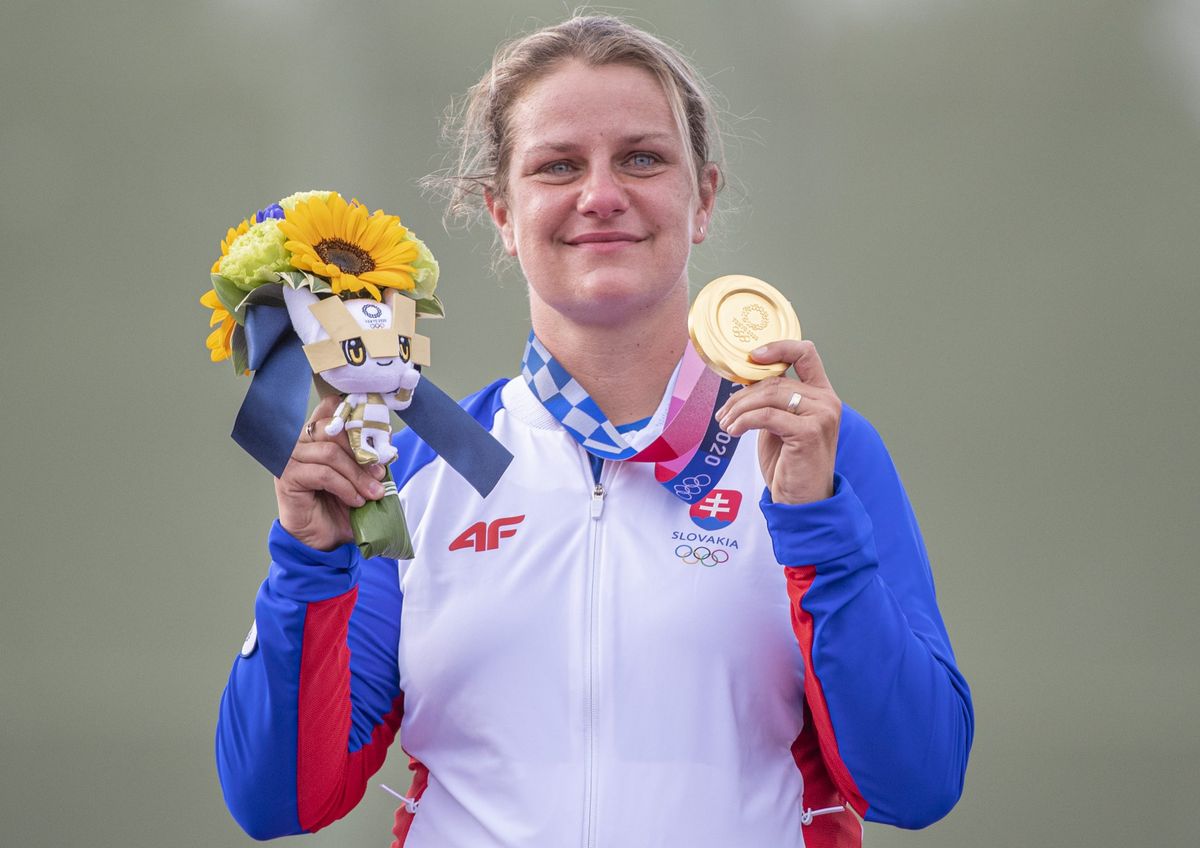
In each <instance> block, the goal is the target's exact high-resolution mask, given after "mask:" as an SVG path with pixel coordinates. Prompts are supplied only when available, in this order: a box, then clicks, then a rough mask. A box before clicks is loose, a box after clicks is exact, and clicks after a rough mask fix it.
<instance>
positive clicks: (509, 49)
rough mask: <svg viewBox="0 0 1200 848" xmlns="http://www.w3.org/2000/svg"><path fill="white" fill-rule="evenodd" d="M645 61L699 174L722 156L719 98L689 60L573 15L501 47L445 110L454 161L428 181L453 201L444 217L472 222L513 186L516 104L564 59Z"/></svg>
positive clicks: (651, 40) (626, 30)
mask: <svg viewBox="0 0 1200 848" xmlns="http://www.w3.org/2000/svg"><path fill="white" fill-rule="evenodd" d="M570 59H578V60H580V61H582V62H584V63H586V64H588V65H591V66H602V65H618V64H620V65H632V66H634V67H639V68H645V69H646V70H647V71H649V72H650V73H651V74H653V75H654V77H655V78H656V79H657V80H658V81H659V83H661V85H662V87H663V91H665V92H666V94H667V100H668V102H670V104H671V112H672V114H673V116H674V118H675V123H676V125H677V127H678V128H679V133H680V136H681V137H682V138H684V139H686V140H687V144H686V145H685V147H686V149H687V153H688V159H689V164H690V166H691V169H692V173H693V175H694V176H693V180H695V181H697V184H698V181H699V179H700V175H701V172H702V170H703V169H704V168H705V167H706V166H708V165H716V166H717V169H718V175H719V176H720V169H721V164H722V160H723V148H722V143H721V137H720V131H719V130H718V128H717V126H716V119H715V115H716V109H715V107H714V104H713V97H712V95H711V93H710V92H709V88H708V86H707V84H706V83H705V82H704V79H703V78H702V77H701V76H700V74H699V73H698V72H697V71H696V69H695V68H694V67H693V66H692V64H691V62H689V61H688V59H687V58H686V57H684V56H683V54H682V53H680V52H679V51H678V50H677V49H675V48H674V47H672V46H670V45H668V44H666V43H665V42H663V41H662V40H661V39H659V38H656V37H655V36H653V35H651V34H649V33H648V32H645V31H644V30H641V29H638V28H637V27H635V26H633V25H632V24H629V23H626V22H625V21H623V20H621V19H620V18H616V17H612V16H610V15H590V14H584V15H575V16H574V17H572V18H570V19H568V20H566V21H563V22H562V23H560V24H555V25H554V26H549V27H545V28H543V29H540V30H537V31H536V32H532V33H530V34H528V35H525V36H521V37H519V38H516V39H514V40H512V41H510V42H508V43H506V44H503V45H501V46H500V48H499V49H498V50H497V51H496V55H495V56H494V57H493V59H492V66H491V68H490V69H488V71H487V73H485V74H484V75H483V78H482V79H480V80H479V82H478V83H476V84H475V85H473V86H472V87H471V88H470V90H469V91H468V92H467V96H466V99H465V101H464V102H463V103H462V104H460V107H459V108H458V109H457V110H456V109H454V108H453V107H452V109H451V111H450V113H449V114H448V116H447V121H446V126H445V135H446V138H447V140H448V141H449V142H450V143H451V144H453V146H454V154H453V156H454V158H453V164H452V165H451V166H450V167H449V168H448V169H446V170H445V171H442V172H440V173H437V174H433V175H430V176H429V177H426V178H425V180H424V181H423V184H424V186H425V187H426V188H427V189H431V190H433V191H434V192H435V193H438V194H441V195H442V196H444V197H445V199H446V201H447V207H446V219H447V223H449V222H451V221H467V222H470V221H473V220H475V219H476V218H478V217H480V216H481V215H482V213H483V210H484V208H485V203H484V199H485V198H486V196H487V195H489V194H490V195H493V196H498V197H503V196H504V194H505V191H506V188H507V181H508V166H509V157H510V153H511V150H512V131H511V127H510V121H509V118H510V116H511V113H512V109H513V106H514V105H515V104H516V102H517V101H518V100H519V99H520V97H521V95H522V94H523V93H524V92H525V90H526V89H527V88H528V87H529V86H530V85H531V84H532V83H534V82H537V81H538V80H540V79H542V78H543V77H545V76H547V75H548V74H550V73H551V72H553V71H554V69H555V68H556V67H557V66H558V65H559V64H560V63H562V62H564V61H567V60H570Z"/></svg>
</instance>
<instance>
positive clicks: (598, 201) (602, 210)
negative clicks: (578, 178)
mask: <svg viewBox="0 0 1200 848" xmlns="http://www.w3.org/2000/svg"><path fill="white" fill-rule="evenodd" d="M628 206H629V200H628V198H627V197H626V196H625V189H624V188H623V187H622V186H621V183H620V182H619V181H618V179H617V175H616V174H614V173H613V172H612V170H611V169H610V168H607V167H596V168H591V169H589V170H588V173H587V176H586V177H585V178H584V180H583V184H582V186H581V187H580V193H579V203H578V209H579V211H580V212H581V213H582V214H584V215H593V216H595V217H597V218H609V217H611V216H613V215H618V214H620V213H621V212H624V211H625V209H626V208H628Z"/></svg>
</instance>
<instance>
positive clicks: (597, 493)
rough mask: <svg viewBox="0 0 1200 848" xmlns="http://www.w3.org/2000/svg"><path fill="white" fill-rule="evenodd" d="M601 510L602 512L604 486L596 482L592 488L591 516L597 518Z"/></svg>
mask: <svg viewBox="0 0 1200 848" xmlns="http://www.w3.org/2000/svg"><path fill="white" fill-rule="evenodd" d="M602 512H604V486H602V485H601V484H600V483H597V484H596V488H594V489H592V518H599V517H600V513H602Z"/></svg>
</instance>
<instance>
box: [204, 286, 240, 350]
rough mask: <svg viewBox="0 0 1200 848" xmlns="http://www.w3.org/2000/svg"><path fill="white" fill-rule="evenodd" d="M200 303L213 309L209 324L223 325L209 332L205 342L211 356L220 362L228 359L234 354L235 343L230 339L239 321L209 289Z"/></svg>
mask: <svg viewBox="0 0 1200 848" xmlns="http://www.w3.org/2000/svg"><path fill="white" fill-rule="evenodd" d="M200 305H201V306H207V307H208V308H209V309H211V310H212V317H211V318H210V319H209V321H208V326H210V327H216V326H217V325H218V324H220V325H221V326H219V327H217V329H215V330H213V331H212V332H211V333H209V334H208V340H207V341H206V342H205V343H204V344H205V347H207V348H208V355H209V358H210V359H212V361H213V362H220V361H221V360H223V359H228V358H229V357H230V356H232V355H233V343H232V342H231V341H230V339H231V338H232V337H233V328H234V327H235V326H237V322H236V321H235V320H234V319H233V316H232V315H230V314H229V310H228V309H226V308H225V307H224V305H223V304H222V303H221V301H220V299H219V298H218V297H217V293H216V292H215V291H213V290H212V289H209V290H208V291H207V292H206V293H205V295H204V297H202V298H200Z"/></svg>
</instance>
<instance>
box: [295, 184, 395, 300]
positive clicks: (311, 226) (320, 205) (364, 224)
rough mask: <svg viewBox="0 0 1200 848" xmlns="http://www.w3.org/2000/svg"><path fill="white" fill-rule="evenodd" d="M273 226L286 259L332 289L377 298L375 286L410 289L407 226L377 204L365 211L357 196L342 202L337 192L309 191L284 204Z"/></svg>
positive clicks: (378, 294) (336, 291) (339, 292)
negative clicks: (306, 196)
mask: <svg viewBox="0 0 1200 848" xmlns="http://www.w3.org/2000/svg"><path fill="white" fill-rule="evenodd" d="M285 214H286V216H287V217H286V218H285V219H284V220H282V221H280V222H279V229H280V230H282V231H283V233H284V235H286V236H287V238H288V241H287V243H286V244H285V245H284V247H286V248H287V249H288V250H289V251H290V252H291V254H292V264H293V265H294V266H295V267H296V268H298V269H300V270H302V271H311V272H312V273H314V274H316V275H318V276H321V277H325V278H326V279H328V280H329V285H330V286H331V287H332V288H333V292H334V294H341V293H342V292H361V291H363V290H364V289H365V290H366V291H368V292H370V294H371V297H373V298H375V299H376V300H381V299H382V297H381V295H380V292H379V288H380V287H381V286H382V287H385V288H392V289H400V290H402V291H412V289H413V288H414V285H415V284H414V282H413V273H414V270H415V269H414V268H413V266H412V265H411V264H410V263H411V262H412V261H413V260H415V259H416V258H417V257H418V250H417V246H416V244H414V243H413V242H412V241H411V240H410V239H409V238H408V230H407V229H405V228H404V227H403V226H402V225H401V224H400V219H399V218H397V217H396V216H395V215H388V214H386V213H385V212H384V211H383V210H382V209H379V210H376V212H375V213H374V214H373V215H368V214H367V209H366V207H365V206H363V205H361V204H360V203H358V202H357V201H355V202H352V203H347V202H346V201H345V200H343V199H342V197H341V195H339V194H330V195H329V196H328V197H324V198H321V197H313V198H311V199H309V200H306V201H303V202H301V203H298V204H296V206H295V207H294V208H292V209H288V210H285Z"/></svg>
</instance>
